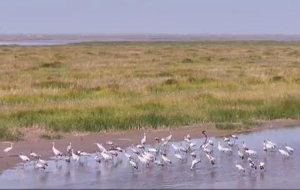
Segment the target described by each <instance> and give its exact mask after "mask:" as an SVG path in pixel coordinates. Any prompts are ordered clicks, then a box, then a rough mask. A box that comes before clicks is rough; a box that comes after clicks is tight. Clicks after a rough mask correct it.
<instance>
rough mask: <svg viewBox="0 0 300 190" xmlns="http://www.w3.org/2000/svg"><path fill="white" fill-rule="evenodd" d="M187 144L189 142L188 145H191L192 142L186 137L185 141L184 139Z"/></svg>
mask: <svg viewBox="0 0 300 190" xmlns="http://www.w3.org/2000/svg"><path fill="white" fill-rule="evenodd" d="M183 140H184V141H185V142H187V143H191V142H192V141H191V140H190V139H188V138H187V137H184V139H183Z"/></svg>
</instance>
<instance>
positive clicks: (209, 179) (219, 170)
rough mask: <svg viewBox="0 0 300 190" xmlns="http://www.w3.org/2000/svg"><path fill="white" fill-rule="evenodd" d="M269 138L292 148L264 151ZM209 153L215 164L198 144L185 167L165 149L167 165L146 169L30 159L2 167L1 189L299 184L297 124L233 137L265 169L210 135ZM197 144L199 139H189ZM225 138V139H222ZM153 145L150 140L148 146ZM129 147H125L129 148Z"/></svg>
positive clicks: (299, 132)
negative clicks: (43, 164)
mask: <svg viewBox="0 0 300 190" xmlns="http://www.w3.org/2000/svg"><path fill="white" fill-rule="evenodd" d="M264 139H269V140H271V141H273V142H275V143H277V145H278V146H283V145H284V143H287V144H289V145H290V146H292V147H294V149H295V152H294V154H293V155H291V156H290V158H288V159H283V157H282V156H281V155H280V154H279V152H275V153H265V152H263V150H262V142H263V140H264ZM212 140H213V141H214V143H215V144H214V148H213V149H214V156H215V157H216V160H217V161H216V164H215V165H211V164H210V163H209V162H208V160H207V159H206V157H205V155H204V154H203V152H202V151H199V149H197V150H195V152H196V153H197V156H198V157H200V158H201V160H202V162H201V163H200V164H199V165H197V168H196V169H195V170H193V171H192V170H190V164H191V161H192V158H191V157H190V156H189V155H188V156H185V153H182V154H181V155H183V156H184V157H186V158H187V159H186V160H185V161H183V162H180V161H178V160H176V158H175V157H174V156H173V149H171V148H170V149H169V151H168V157H170V158H171V160H172V161H173V164H172V165H169V166H167V167H163V168H158V167H157V166H156V165H151V166H150V168H145V167H144V166H142V165H141V164H139V169H138V170H135V171H133V169H132V168H131V166H130V165H129V163H128V160H127V159H126V158H125V157H124V156H123V155H119V158H118V159H117V160H114V162H113V163H107V164H105V163H104V162H102V163H101V164H98V163H96V162H95V160H94V156H92V157H91V158H88V159H87V161H84V159H83V160H82V164H80V163H75V162H73V163H71V164H67V163H65V162H64V161H63V160H61V161H58V162H57V163H56V162H54V161H53V160H50V161H49V167H48V168H47V169H46V170H45V171H39V170H37V169H34V166H33V164H31V165H28V166H26V168H25V169H24V168H23V166H22V165H19V166H17V167H16V168H13V169H10V170H6V171H5V172H3V174H2V175H1V176H0V188H239V189H240V188H260V189H261V188H284V189H286V188H299V187H300V172H299V170H300V151H299V149H298V147H300V127H290V128H281V129H269V130H263V131H259V132H253V133H248V134H241V135H239V140H238V141H237V142H236V143H237V144H239V145H241V141H245V143H246V144H247V145H248V147H249V148H251V149H254V150H256V151H257V152H258V154H259V156H258V158H256V159H253V160H254V161H255V162H256V163H259V162H260V161H264V162H265V163H266V170H265V172H261V171H259V170H251V169H250V168H249V167H248V163H247V161H246V160H244V161H241V160H240V159H239V158H238V156H237V153H236V149H237V148H236V147H235V148H234V153H233V154H232V155H227V154H224V153H220V152H219V151H218V150H217V142H218V141H221V142H223V141H222V139H219V138H217V139H214V138H212ZM193 141H194V142H196V143H197V145H198V146H197V147H199V145H200V144H202V142H203V141H204V139H194V140H193ZM223 143H224V142H223ZM152 146H154V145H152ZM128 152H130V150H128ZM236 161H237V162H238V163H240V164H242V165H243V166H244V167H245V169H246V172H245V173H240V172H237V170H236V168H235V162H236Z"/></svg>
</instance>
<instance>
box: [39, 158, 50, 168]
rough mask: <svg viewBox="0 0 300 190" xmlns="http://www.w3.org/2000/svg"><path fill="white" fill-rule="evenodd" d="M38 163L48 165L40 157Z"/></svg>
mask: <svg viewBox="0 0 300 190" xmlns="http://www.w3.org/2000/svg"><path fill="white" fill-rule="evenodd" d="M38 163H40V164H43V165H45V166H48V163H47V162H46V161H45V160H42V159H41V158H40V157H39V158H38Z"/></svg>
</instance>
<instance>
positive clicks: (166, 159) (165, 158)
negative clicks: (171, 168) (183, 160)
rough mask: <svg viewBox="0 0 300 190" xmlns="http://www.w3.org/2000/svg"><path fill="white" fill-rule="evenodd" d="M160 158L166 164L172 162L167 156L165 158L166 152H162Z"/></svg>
mask: <svg viewBox="0 0 300 190" xmlns="http://www.w3.org/2000/svg"><path fill="white" fill-rule="evenodd" d="M161 158H162V160H163V161H164V162H165V163H167V164H172V162H171V160H170V159H169V158H167V155H166V154H162V155H161Z"/></svg>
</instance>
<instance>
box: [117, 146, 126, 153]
mask: <svg viewBox="0 0 300 190" xmlns="http://www.w3.org/2000/svg"><path fill="white" fill-rule="evenodd" d="M116 150H117V151H119V152H123V151H124V150H123V149H122V148H121V147H118V146H117V147H116Z"/></svg>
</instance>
